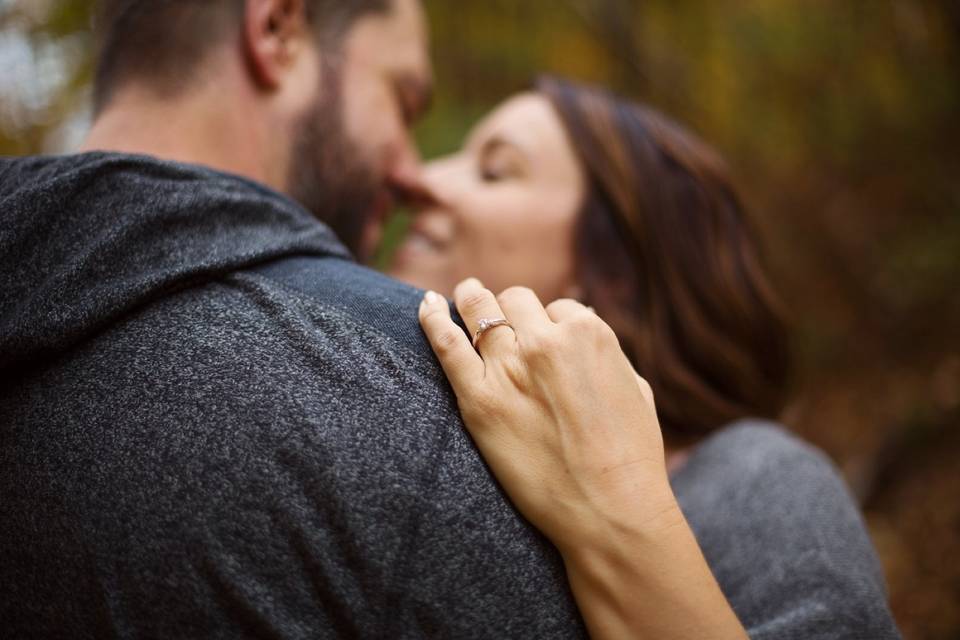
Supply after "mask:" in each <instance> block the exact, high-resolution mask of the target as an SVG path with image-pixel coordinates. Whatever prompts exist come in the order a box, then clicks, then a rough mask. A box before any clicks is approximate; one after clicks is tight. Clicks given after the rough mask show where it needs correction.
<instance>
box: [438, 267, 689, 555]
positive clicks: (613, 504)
mask: <svg viewBox="0 0 960 640" xmlns="http://www.w3.org/2000/svg"><path fill="white" fill-rule="evenodd" d="M454 297H455V301H456V305H457V309H458V310H459V311H460V315H461V316H462V317H463V320H464V322H465V324H466V326H467V328H468V330H469V331H470V333H471V335H475V334H476V331H477V328H478V326H479V325H480V321H481V320H483V319H488V320H492V319H499V318H506V319H507V320H508V321H509V322H510V323H511V325H512V327H513V328H512V329H511V328H510V327H508V326H502V327H496V328H493V329H489V330H488V331H487V332H485V333H484V335H483V336H482V337H481V338H480V340H479V342H478V345H477V347H478V349H474V347H473V345H472V344H471V343H470V340H469V339H468V338H467V336H465V335H464V333H463V330H462V329H461V328H460V327H459V326H457V325H456V324H455V323H454V322H453V321H452V320H451V317H450V311H449V307H448V305H447V302H446V300H444V299H443V298H442V297H440V296H439V295H437V294H427V297H426V298H425V299H424V302H423V304H422V305H421V308H420V320H421V323H422V325H423V328H424V331H425V332H426V334H427V337H428V339H429V340H430V344H431V345H432V346H433V349H434V351H435V352H436V354H437V357H438V358H439V360H440V363H441V364H442V365H443V368H444V371H445V372H446V374H447V376H448V377H449V379H450V382H451V384H452V386H453V389H454V392H455V393H456V395H457V400H458V402H459V406H460V411H461V413H462V415H463V418H464V421H465V423H466V426H467V429H468V430H469V431H470V434H471V436H472V437H473V439H474V441H475V442H476V444H477V447H478V448H479V449H480V451H481V453H482V454H483V456H484V458H485V459H486V460H487V463H488V464H489V466H490V468H491V470H492V471H493V473H494V474H495V475H496V477H497V478H498V479H499V480H500V482H501V484H502V485H503V487H504V488H505V490H506V492H507V494H508V495H509V496H510V498H511V500H513V502H514V504H515V505H516V506H517V508H518V509H519V510H520V511H521V512H522V513H523V514H524V516H526V517H527V519H529V520H530V521H531V522H532V523H533V524H534V525H535V526H537V528H539V529H540V530H541V531H542V532H543V533H544V534H545V535H546V536H547V537H548V538H550V540H551V541H552V542H553V543H554V544H555V545H556V546H557V547H558V548H559V549H560V550H561V552H565V553H566V552H571V553H572V552H574V551H575V550H578V549H582V548H583V547H584V546H590V545H591V544H592V543H593V542H594V541H596V540H597V539H598V538H599V537H601V536H610V535H613V534H614V533H615V532H616V531H618V530H621V529H630V528H635V527H637V526H640V525H642V526H650V525H654V526H659V523H661V522H665V523H666V524H674V523H676V522H677V521H678V513H679V512H678V510H677V508H676V503H675V501H674V499H673V495H672V493H671V491H670V488H669V484H668V481H667V472H666V467H665V460H664V450H663V439H662V436H661V433H660V426H659V423H658V422H657V416H656V411H655V409H654V404H653V395H652V393H651V391H650V387H649V385H647V383H646V382H645V381H644V380H642V379H641V378H639V376H637V375H636V374H635V373H634V371H633V367H632V366H631V365H630V362H629V361H628V360H627V358H626V356H625V355H624V354H623V351H622V350H621V349H620V344H619V342H618V340H617V337H616V335H614V333H613V330H612V329H610V327H609V326H608V325H607V324H606V323H605V322H603V320H601V319H600V318H599V317H598V316H597V315H596V314H595V313H593V312H592V311H591V310H590V309H588V308H586V307H585V306H583V305H582V304H580V303H578V302H574V301H573V300H560V301H557V302H554V303H553V304H550V305H549V306H547V307H546V308H544V307H543V305H542V304H541V303H540V300H539V299H538V298H537V296H536V295H535V294H534V293H533V292H532V291H530V290H529V289H523V288H513V289H508V290H506V291H504V292H503V293H502V294H500V295H499V296H497V297H494V295H493V294H492V293H491V292H490V291H488V290H486V289H485V288H483V286H482V285H481V283H480V282H479V281H477V280H473V279H471V280H466V281H464V282H463V283H461V284H460V285H459V286H458V287H457V289H456V291H455V296H454ZM478 350H479V353H478Z"/></svg>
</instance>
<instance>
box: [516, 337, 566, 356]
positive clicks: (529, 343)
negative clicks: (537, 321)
mask: <svg viewBox="0 0 960 640" xmlns="http://www.w3.org/2000/svg"><path fill="white" fill-rule="evenodd" d="M562 345H563V339H562V334H561V333H559V332H557V331H531V332H530V334H529V336H528V337H527V339H526V340H525V342H524V345H523V350H524V353H525V354H526V356H527V357H529V358H531V359H542V358H545V357H549V356H551V355H553V354H556V353H557V352H558V351H559V350H560V348H561V346H562Z"/></svg>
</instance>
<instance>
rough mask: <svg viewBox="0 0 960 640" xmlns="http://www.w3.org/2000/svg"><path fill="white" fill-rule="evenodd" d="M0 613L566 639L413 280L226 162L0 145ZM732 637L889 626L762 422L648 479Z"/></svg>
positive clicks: (123, 627)
mask: <svg viewBox="0 0 960 640" xmlns="http://www.w3.org/2000/svg"><path fill="white" fill-rule="evenodd" d="M0 265H2V268H0V636H2V637H4V638H59V637H77V638H84V637H114V636H116V637H123V638H138V637H142V638H241V637H250V638H254V637H265V638H320V637H331V638H333V637H339V638H421V637H443V638H567V637H569V638H576V637H584V636H585V630H584V628H583V624H582V621H581V619H580V617H579V615H578V613H577V610H576V607H575V605H574V602H573V600H572V598H571V596H570V593H569V590H568V587H567V583H566V580H565V576H564V570H563V565H562V562H561V559H560V558H559V556H558V554H557V552H556V551H555V549H554V548H553V547H552V546H551V545H550V544H549V543H548V542H547V541H546V540H545V539H544V538H543V537H542V536H540V534H539V533H538V532H537V531H536V530H534V529H533V528H532V527H531V526H530V525H529V524H528V523H527V522H526V521H525V520H524V519H523V518H522V517H520V516H519V515H518V514H517V512H516V511H515V510H514V509H513V508H512V506H511V505H510V504H509V502H508V501H507V500H506V498H505V496H504V495H503V493H502V491H501V490H500V488H499V487H498V485H497V484H496V482H495V481H494V480H493V479H492V478H491V476H490V474H489V473H488V471H487V469H486V467H485V466H484V464H483V461H482V460H481V458H480V457H479V455H478V454H477V452H476V450H475V448H474V447H473V446H472V444H471V442H470V439H469V437H468V436H467V435H466V433H465V431H464V429H463V426H462V424H461V422H460V419H459V417H458V414H457V409H456V403H455V400H454V399H453V397H452V395H451V393H450V391H449V387H448V386H447V384H446V382H445V380H444V378H443V375H442V373H441V371H440V369H439V367H438V366H437V364H436V362H435V361H434V359H433V357H432V355H431V353H430V350H429V348H428V346H427V344H426V342H425V340H424V338H423V336H422V334H421V332H420V330H419V327H418V326H417V322H416V307H417V304H418V302H419V300H420V292H418V291H416V290H414V289H411V288H408V287H405V286H403V285H400V284H398V283H396V282H393V281H391V280H389V279H387V278H385V277H383V276H381V275H378V274H376V273H374V272H372V271H369V270H367V269H364V268H362V267H360V266H358V265H356V264H354V263H353V262H352V261H351V259H350V256H349V254H348V253H347V251H346V250H345V249H344V248H343V247H342V245H341V244H340V243H339V242H338V241H337V239H336V238H335V237H334V236H333V235H332V234H331V233H330V231H329V230H328V229H327V228H326V227H324V226H323V225H321V224H320V223H318V222H316V221H315V220H314V219H312V218H311V216H309V215H308V214H307V213H306V212H305V211H304V210H302V209H301V208H299V207H298V206H297V205H295V204H294V203H293V202H291V201H290V200H288V199H286V198H285V197H283V196H281V195H279V194H276V193H274V192H272V191H270V190H268V189H266V188H265V187H262V186H260V185H258V184H256V183H253V182H250V181H248V180H244V179H242V178H239V177H235V176H230V175H226V174H222V173H218V172H215V171H212V170H209V169H204V168H200V167H192V166H185V165H180V164H175V163H169V162H160V161H157V160H153V159H150V158H145V157H133V156H122V155H113V154H86V155H80V156H72V157H49V158H25V159H17V160H14V159H9V160H0ZM673 481H674V486H675V489H676V491H677V495H678V498H679V499H680V502H681V505H682V506H683V507H684V510H685V512H686V513H687V516H688V519H689V520H690V523H691V526H692V527H693V528H694V531H695V532H696V533H697V535H698V538H699V539H700V541H701V544H702V546H703V548H704V553H705V554H706V556H707V558H708V560H709V561H710V563H711V566H712V567H713V569H714V571H715V573H716V575H717V577H718V580H719V581H720V583H721V586H722V587H723V588H724V590H725V592H726V593H727V595H728V597H729V598H730V601H731V603H732V604H733V606H734V608H735V609H736V611H737V613H738V614H739V615H740V617H741V619H742V620H743V621H744V624H745V625H746V626H747V627H748V628H749V629H750V632H751V635H752V636H753V637H754V638H778V639H783V638H871V639H873V638H893V637H897V633H896V629H895V627H894V626H893V623H892V621H891V619H890V615H889V612H888V610H887V607H886V604H885V596H884V592H883V579H882V575H881V573H880V571H879V568H878V564H877V561H876V558H875V555H874V553H873V550H872V548H871V546H870V542H869V540H868V538H867V536H866V534H865V530H864V527H863V523H862V521H861V519H860V516H859V514H858V512H857V510H856V507H855V506H854V505H853V503H852V501H851V500H850V498H849V496H848V494H847V492H846V490H845V489H844V486H843V484H842V482H841V481H840V479H839V478H838V476H837V474H836V472H835V470H834V469H833V467H832V466H831V465H830V464H829V463H828V462H827V461H826V460H825V459H824V457H823V456H822V455H821V454H819V453H818V452H816V451H814V450H812V449H811V448H809V447H807V446H806V445H803V444H801V443H800V442H798V441H796V440H794V439H793V438H792V437H790V436H788V435H786V434H785V433H784V432H782V431H781V430H779V429H778V428H777V427H775V426H773V425H763V424H759V423H743V424H740V425H735V426H731V427H729V428H727V429H724V430H722V431H721V432H719V433H718V434H717V435H715V436H713V437H712V438H711V439H710V440H708V441H707V442H705V443H704V444H703V445H701V446H700V447H699V448H698V449H697V451H695V452H694V454H693V456H692V457H691V459H690V460H689V462H688V463H687V465H686V466H685V467H684V469H683V470H682V471H680V472H679V473H678V474H677V475H676V476H675V477H674V479H673Z"/></svg>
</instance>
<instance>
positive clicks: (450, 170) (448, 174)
mask: <svg viewBox="0 0 960 640" xmlns="http://www.w3.org/2000/svg"><path fill="white" fill-rule="evenodd" d="M462 165H463V163H462V158H461V157H460V156H459V155H452V156H446V157H444V158H438V159H436V160H431V161H430V162H428V163H427V164H426V165H424V167H423V171H422V173H421V176H422V177H421V180H422V183H423V185H424V188H425V189H426V191H427V192H429V194H430V197H431V199H432V200H433V201H434V203H436V204H444V203H446V204H452V202H453V201H455V200H456V197H457V193H458V191H459V189H460V184H461V183H462V182H463V178H462V175H461V174H462V171H463V166H462Z"/></svg>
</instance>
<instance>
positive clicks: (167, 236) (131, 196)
mask: <svg viewBox="0 0 960 640" xmlns="http://www.w3.org/2000/svg"><path fill="white" fill-rule="evenodd" d="M292 255H319V256H333V257H338V258H343V259H351V257H350V253H349V251H347V249H346V248H345V247H344V246H343V245H342V244H341V243H340V242H339V240H337V238H336V236H335V235H334V234H333V232H332V231H331V230H330V229H329V228H328V227H326V226H325V225H323V224H322V223H320V222H318V221H317V220H316V219H315V218H314V217H313V216H311V215H310V214H309V213H308V212H307V211H306V210H304V209H303V208H302V207H300V206H298V205H297V204H296V203H294V202H293V201H292V200H290V199H289V198H286V197H285V196H282V195H280V194H278V193H276V192H274V191H272V190H270V189H268V188H266V187H264V186H262V185H260V184H257V183H256V182H253V181H250V180H246V179H244V178H241V177H239V176H234V175H229V174H225V173H220V172H217V171H213V170H211V169H207V168H203V167H198V166H191V165H184V164H179V163H174V162H164V161H159V160H156V159H153V158H149V157H145V156H130V155H121V154H110V153H90V154H81V155H75V156H62V157H33V158H21V159H0V376H2V377H7V376H9V375H11V374H12V373H13V371H14V370H16V369H19V368H24V367H32V366H35V365H37V364H39V363H40V362H42V361H44V360H46V359H49V358H51V357H55V356H56V355H57V354H58V353H60V352H63V351H65V350H66V349H69V348H70V347H72V346H74V345H75V344H77V343H78V342H80V341H82V340H84V339H85V338H87V337H89V336H91V335H93V334H94V333H96V332H98V331H100V330H102V329H103V328H105V327H107V326H108V325H109V324H110V323H111V322H113V321H115V320H116V319H118V318H119V317H121V316H122V315H123V314H125V313H128V312H129V311H131V310H132V309H134V308H136V307H138V306H141V305H143V304H146V303H149V302H150V301H152V300H156V299H158V298H161V297H163V296H164V295H167V294H169V293H170V292H172V291H175V290H178V289H182V288H185V287H188V286H191V285H196V284H199V283H202V282H204V281H209V280H211V279H214V278H216V277H218V276H221V275H223V274H226V273H229V272H232V271H236V270H241V269H246V268H249V267H253V266H256V265H258V264H262V263H265V262H268V261H271V260H275V259H279V258H283V257H287V256H292Z"/></svg>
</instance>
